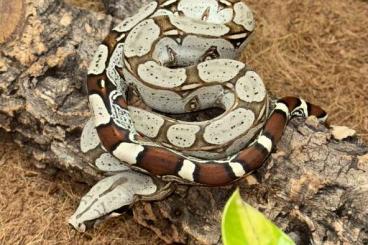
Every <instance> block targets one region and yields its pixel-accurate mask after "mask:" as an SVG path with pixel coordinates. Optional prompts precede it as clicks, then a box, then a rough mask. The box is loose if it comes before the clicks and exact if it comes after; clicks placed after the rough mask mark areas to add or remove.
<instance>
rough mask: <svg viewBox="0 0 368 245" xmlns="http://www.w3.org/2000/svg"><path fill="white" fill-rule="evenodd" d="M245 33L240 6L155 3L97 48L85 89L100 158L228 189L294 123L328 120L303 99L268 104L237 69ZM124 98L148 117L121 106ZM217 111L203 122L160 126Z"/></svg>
mask: <svg viewBox="0 0 368 245" xmlns="http://www.w3.org/2000/svg"><path fill="white" fill-rule="evenodd" d="M253 29H254V20H253V15H252V13H251V12H250V10H249V8H248V7H247V5H245V4H244V3H243V2H242V1H241V0H158V1H153V2H151V3H149V4H147V5H146V6H145V7H143V8H142V9H141V10H139V11H138V13H137V14H136V15H134V16H132V17H130V18H128V19H126V20H124V21H123V22H122V23H121V24H119V25H118V26H117V27H115V28H114V29H113V30H112V31H111V33H110V34H109V35H108V36H107V37H106V38H105V40H104V41H103V43H102V44H101V45H100V46H99V48H98V50H97V52H96V54H95V56H94V58H93V61H92V63H91V65H90V67H89V70H88V78H87V88H88V93H89V102H90V105H91V109H92V111H93V114H94V121H95V127H96V130H97V133H98V136H99V138H100V141H101V144H102V146H103V148H104V149H105V150H106V151H108V152H110V153H111V154H112V155H113V156H115V157H116V158H117V159H119V160H120V161H122V162H124V163H127V164H130V165H131V166H133V167H134V168H137V169H141V170H144V171H146V172H148V173H151V174H153V175H156V176H161V177H163V178H164V179H168V180H170V179H173V180H183V181H188V182H194V183H199V184H204V185H209V186H219V185H226V184H229V183H231V182H233V181H235V180H237V179H239V178H241V177H243V176H244V175H246V174H248V173H250V172H252V171H254V170H255V169H257V168H259V167H260V166H261V165H262V164H263V162H264V161H265V160H266V159H267V157H268V156H269V154H270V153H271V151H272V149H273V148H274V146H275V145H276V144H277V142H278V141H279V140H280V138H281V136H282V133H283V130H284V128H285V125H286V124H287V123H288V121H289V120H290V118H292V117H294V116H302V117H307V116H310V115H314V116H316V117H317V118H318V119H320V120H321V121H323V120H325V119H326V117H327V114H326V113H325V112H324V111H323V110H322V109H321V108H320V107H318V106H315V105H312V104H310V103H308V102H306V101H304V100H302V99H299V98H295V97H286V98H283V99H280V100H278V101H277V102H276V103H275V105H274V108H273V110H272V112H271V113H270V112H269V107H270V99H269V98H268V95H267V91H266V89H265V87H264V84H263V82H262V80H261V78H260V77H259V76H258V75H257V73H256V72H254V71H252V70H251V69H250V68H249V67H247V66H246V65H245V64H244V63H242V62H240V61H238V60H236V58H237V57H238V55H239V52H240V51H241V50H242V48H243V47H244V46H245V45H246V44H247V42H248V40H249V36H250V34H251V33H252V31H253ZM130 89H132V90H133V91H134V94H135V95H137V96H138V97H139V99H140V100H142V101H143V102H144V104H145V105H146V107H149V108H151V110H147V109H144V108H140V107H136V106H133V105H131V104H129V98H128V97H129V96H128V94H129V92H130ZM211 107H220V108H222V109H223V110H224V112H223V113H222V114H221V115H219V116H217V117H215V118H213V119H210V120H205V121H201V122H187V121H183V120H176V119H173V118H170V117H168V116H163V115H162V114H160V113H158V112H157V111H160V112H164V113H189V112H195V111H200V110H204V109H208V108H211Z"/></svg>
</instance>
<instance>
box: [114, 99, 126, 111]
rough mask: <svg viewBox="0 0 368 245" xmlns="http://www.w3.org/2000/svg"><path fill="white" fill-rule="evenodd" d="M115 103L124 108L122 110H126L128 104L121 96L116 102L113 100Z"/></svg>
mask: <svg viewBox="0 0 368 245" xmlns="http://www.w3.org/2000/svg"><path fill="white" fill-rule="evenodd" d="M115 103H116V104H117V105H119V106H120V107H121V108H124V109H127V108H128V104H127V102H126V100H125V99H124V97H123V96H119V97H117V98H116V100H115Z"/></svg>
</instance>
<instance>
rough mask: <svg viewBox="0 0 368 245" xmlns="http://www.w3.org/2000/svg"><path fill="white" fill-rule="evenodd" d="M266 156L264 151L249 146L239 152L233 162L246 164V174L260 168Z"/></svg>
mask: <svg viewBox="0 0 368 245" xmlns="http://www.w3.org/2000/svg"><path fill="white" fill-rule="evenodd" d="M267 156H268V155H267V152H266V151H263V150H261V149H260V148H258V147H256V146H251V147H249V148H246V149H244V150H243V151H241V152H240V153H239V155H238V157H237V158H236V159H235V160H234V162H240V163H246V166H244V169H246V170H247V172H250V171H252V170H255V169H258V168H259V167H261V166H262V164H263V162H264V161H265V160H266V158H267Z"/></svg>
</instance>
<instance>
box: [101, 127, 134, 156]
mask: <svg viewBox="0 0 368 245" xmlns="http://www.w3.org/2000/svg"><path fill="white" fill-rule="evenodd" d="M97 133H98V136H99V137H100V140H101V142H102V144H103V146H104V147H105V148H106V149H107V150H108V151H109V152H112V151H113V150H114V146H116V145H117V144H118V143H120V142H123V141H129V134H128V132H126V131H124V130H122V129H120V128H118V127H117V126H116V125H115V124H114V123H111V124H108V125H106V126H100V127H98V128H97Z"/></svg>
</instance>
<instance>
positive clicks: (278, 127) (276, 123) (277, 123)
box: [264, 112, 287, 144]
mask: <svg viewBox="0 0 368 245" xmlns="http://www.w3.org/2000/svg"><path fill="white" fill-rule="evenodd" d="M281 113H282V112H276V113H273V114H272V115H271V117H270V118H269V119H268V120H267V122H266V125H265V127H264V130H265V132H267V133H268V134H270V135H271V136H272V137H273V143H274V144H276V143H277V142H278V141H279V140H280V139H281V136H282V133H283V131H284V127H285V125H286V123H287V120H286V115H283V114H281Z"/></svg>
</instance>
